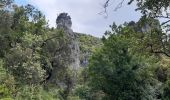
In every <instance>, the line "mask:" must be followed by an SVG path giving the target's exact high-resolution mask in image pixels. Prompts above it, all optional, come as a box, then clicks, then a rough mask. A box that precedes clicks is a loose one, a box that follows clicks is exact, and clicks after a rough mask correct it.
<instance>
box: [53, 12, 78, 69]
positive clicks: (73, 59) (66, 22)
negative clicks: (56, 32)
mask: <svg viewBox="0 0 170 100" xmlns="http://www.w3.org/2000/svg"><path fill="white" fill-rule="evenodd" d="M56 24H57V29H62V30H63V31H64V36H65V37H66V40H65V41H66V43H65V44H64V45H65V49H63V50H62V51H61V52H58V54H56V55H55V56H56V60H60V59H64V60H65V61H64V63H62V66H68V67H70V68H71V69H73V70H77V69H78V68H79V64H80V61H79V45H78V42H77V39H76V36H75V33H74V32H73V30H72V29H71V26H72V22H71V18H70V16H69V15H68V14H67V13H61V14H60V15H59V16H58V17H57V20H56ZM57 62H58V61H57ZM56 64H57V63H56Z"/></svg>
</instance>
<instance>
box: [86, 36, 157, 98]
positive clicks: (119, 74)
mask: <svg viewBox="0 0 170 100" xmlns="http://www.w3.org/2000/svg"><path fill="white" fill-rule="evenodd" d="M148 67H149V66H148V65H147V64H146V63H145V62H143V61H142V60H141V57H138V56H134V55H132V54H131V53H130V48H129V42H128V39H126V38H124V36H121V35H115V34H112V35H110V36H109V37H108V38H107V39H104V46H103V47H102V49H101V50H99V51H98V52H96V53H95V54H94V55H93V56H92V58H91V60H90V64H89V80H90V83H89V85H90V86H91V88H92V90H93V91H95V92H101V93H102V94H104V96H105V99H108V100H113V99H115V100H141V99H154V98H156V96H155V94H154V93H151V91H150V90H149V88H150V87H152V86H151V84H150V82H151V77H150V75H149V74H150V72H147V68H148ZM150 94H151V95H150Z"/></svg>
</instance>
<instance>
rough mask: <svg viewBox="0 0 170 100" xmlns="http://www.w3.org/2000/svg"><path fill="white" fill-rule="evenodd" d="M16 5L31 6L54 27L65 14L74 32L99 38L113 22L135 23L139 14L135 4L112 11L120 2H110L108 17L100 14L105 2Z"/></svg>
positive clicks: (40, 0)
mask: <svg viewBox="0 0 170 100" xmlns="http://www.w3.org/2000/svg"><path fill="white" fill-rule="evenodd" d="M15 1H16V3H17V4H19V5H22V4H24V5H25V4H27V3H29V4H32V5H34V6H36V7H37V8H38V9H39V10H41V11H42V12H43V13H44V14H45V15H46V18H47V20H49V25H50V26H54V27H55V26H56V24H55V22H56V21H55V20H56V17H57V15H58V14H59V13H62V12H66V13H68V14H69V15H70V16H71V18H72V23H73V25H72V28H73V31H75V32H80V33H86V34H91V35H93V36H97V37H101V36H102V35H103V33H104V32H105V31H106V30H108V29H109V25H111V24H112V23H113V22H116V23H117V24H123V23H124V22H125V21H131V20H134V21H137V20H138V19H139V18H140V16H141V15H140V13H139V12H136V11H135V8H136V6H135V4H133V5H130V6H128V5H126V4H127V3H126V2H125V3H124V4H123V7H121V8H120V9H118V10H117V11H114V8H115V7H116V5H118V3H119V2H120V0H112V2H111V3H110V6H109V8H108V10H107V13H108V16H107V18H105V14H102V15H101V14H99V13H100V12H102V11H103V10H104V9H103V6H102V5H103V4H104V2H105V1H106V0H15Z"/></svg>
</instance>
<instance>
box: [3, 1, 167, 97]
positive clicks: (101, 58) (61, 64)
mask: <svg viewBox="0 0 170 100" xmlns="http://www.w3.org/2000/svg"><path fill="white" fill-rule="evenodd" d="M109 1H110V0H107V2H106V4H105V7H107V5H108V3H109ZM123 1H124V0H123ZM134 1H136V3H137V6H138V8H137V10H140V11H141V13H142V14H143V16H142V17H141V18H140V19H139V21H138V22H134V21H131V22H126V23H124V24H122V25H120V26H117V25H116V24H115V23H113V25H111V26H110V28H111V30H110V31H106V32H105V35H104V36H103V38H102V39H100V38H96V37H93V36H90V35H85V34H81V33H75V34H76V35H75V37H76V39H77V40H78V43H79V47H80V65H81V67H80V68H79V69H78V70H72V69H71V68H70V67H69V66H67V65H68V64H67V62H68V61H71V60H72V59H69V57H67V56H62V57H61V56H60V54H59V53H61V52H60V51H64V54H63V55H66V54H67V51H69V48H68V45H69V46H70V41H71V40H70V39H69V37H68V35H66V34H65V31H64V30H63V29H58V28H50V27H49V26H48V23H47V21H46V19H45V16H44V15H43V14H42V13H41V12H40V11H39V10H38V9H36V8H35V7H33V6H32V5H30V4H28V5H25V6H18V5H16V4H15V3H14V1H13V0H0V100H170V74H169V72H170V58H169V57H170V40H169V34H168V29H169V22H170V21H169V8H170V2H169V0H130V2H129V4H131V3H132V2H134ZM164 14H165V15H164ZM66 17H67V16H66ZM156 18H165V19H167V21H165V22H163V23H160V22H159V19H156ZM68 23H69V25H71V22H70V21H69V22H68ZM60 24H61V23H60Z"/></svg>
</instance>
